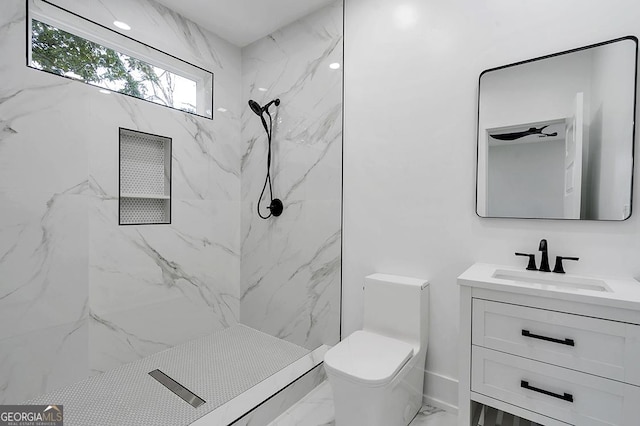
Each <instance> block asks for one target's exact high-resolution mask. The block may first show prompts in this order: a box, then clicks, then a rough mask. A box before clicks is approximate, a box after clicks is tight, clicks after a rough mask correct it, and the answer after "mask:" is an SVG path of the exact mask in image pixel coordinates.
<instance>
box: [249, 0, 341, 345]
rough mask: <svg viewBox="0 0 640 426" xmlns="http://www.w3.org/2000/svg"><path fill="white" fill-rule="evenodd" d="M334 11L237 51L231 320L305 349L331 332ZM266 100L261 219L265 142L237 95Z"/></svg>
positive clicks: (337, 21) (337, 264)
mask: <svg viewBox="0 0 640 426" xmlns="http://www.w3.org/2000/svg"><path fill="white" fill-rule="evenodd" d="M342 9H343V7H342V1H337V2H336V3H333V4H332V5H330V6H327V7H325V8H323V9H321V10H319V11H317V12H315V13H312V14H310V15H308V16H307V17H305V18H302V19H300V20H298V21H296V22H294V23H293V24H291V25H289V26H286V27H284V28H282V29H280V30H279V31H276V32H275V33H273V34H271V35H269V36H267V37H264V38H263V39H260V40H258V41H256V42H254V43H252V44H251V45H249V46H247V47H245V48H243V50H242V65H243V67H242V85H243V98H242V100H243V109H242V221H241V247H242V248H241V253H242V260H241V281H240V283H241V284H240V320H241V322H242V323H243V324H247V325H249V326H251V327H254V328H257V329H259V330H262V331H265V332H267V333H269V334H272V335H274V336H277V337H280V338H283V339H286V340H289V341H291V342H294V343H296V344H298V345H301V346H305V347H307V348H309V349H313V348H315V347H317V346H318V345H320V344H330V345H331V344H335V343H336V342H337V341H338V340H339V333H340V271H341V247H340V246H341V219H340V218H341V182H342V174H341V170H342V69H338V70H334V69H331V68H329V64H331V63H340V64H342V29H343V28H342V15H343V12H342ZM265 89H266V90H265ZM274 98H279V99H280V100H281V102H282V103H281V104H280V106H279V107H278V108H272V109H271V111H272V112H273V111H277V113H276V114H275V124H274V130H273V163H272V177H273V188H274V197H277V198H280V199H281V200H282V201H283V202H284V212H283V214H282V215H281V216H280V217H278V218H271V219H268V220H262V219H260V218H259V217H258V216H257V214H256V202H257V198H258V196H259V195H260V191H261V189H262V186H263V184H264V178H265V172H266V152H267V138H266V135H265V132H264V129H263V127H262V124H261V122H260V119H259V118H258V117H257V116H256V115H255V114H254V113H253V112H252V111H251V110H250V109H249V108H248V106H247V101H248V100H249V99H253V100H255V101H257V102H258V103H259V104H260V105H264V104H266V103H267V102H269V101H270V100H272V99H274ZM267 204H268V202H267ZM263 211H264V210H263Z"/></svg>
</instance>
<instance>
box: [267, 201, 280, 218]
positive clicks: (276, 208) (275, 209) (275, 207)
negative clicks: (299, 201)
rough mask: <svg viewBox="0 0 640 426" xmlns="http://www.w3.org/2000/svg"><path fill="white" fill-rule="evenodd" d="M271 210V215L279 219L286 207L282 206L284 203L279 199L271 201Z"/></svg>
mask: <svg viewBox="0 0 640 426" xmlns="http://www.w3.org/2000/svg"><path fill="white" fill-rule="evenodd" d="M268 208H269V210H271V214H272V215H274V216H275V217H278V216H280V215H281V214H282V210H284V206H283V205H282V201H280V200H279V199H278V198H274V199H273V200H271V204H270V205H269V207H268Z"/></svg>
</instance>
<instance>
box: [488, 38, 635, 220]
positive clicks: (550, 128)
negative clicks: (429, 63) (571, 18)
mask: <svg viewBox="0 0 640 426" xmlns="http://www.w3.org/2000/svg"><path fill="white" fill-rule="evenodd" d="M636 62H637V39H636V38H635V37H625V38H621V39H617V40H612V41H608V42H605V43H601V44H598V45H593V46H588V47H584V48H581V49H576V50H573V51H569V52H563V53H559V54H556V55H551V56H547V57H543V58H538V59H533V60H530V61H525V62H521V63H517V64H512V65H507V66H504V67H499V68H494V69H490V70H487V71H484V72H483V73H482V74H481V76H480V90H479V104H478V109H479V111H478V168H477V170H478V174H477V199H476V200H477V203H476V212H477V214H478V215H479V216H481V217H509V218H540V219H586V220H624V219H627V218H628V217H629V216H630V215H631V195H632V194H631V188H632V176H633V137H634V117H635V80H636Z"/></svg>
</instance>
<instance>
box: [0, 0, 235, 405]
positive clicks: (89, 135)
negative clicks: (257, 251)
mask: <svg viewBox="0 0 640 426" xmlns="http://www.w3.org/2000/svg"><path fill="white" fill-rule="evenodd" d="M53 2H54V3H56V4H58V5H60V6H62V7H65V8H67V9H69V10H71V11H73V12H76V13H79V14H80V15H84V16H87V17H89V18H90V19H92V20H94V21H96V22H101V23H103V24H105V25H110V24H111V22H112V21H113V19H114V18H113V17H114V15H118V16H119V17H120V18H121V19H123V20H125V21H126V22H128V23H129V24H131V25H132V26H133V27H134V30H133V32H134V33H135V34H131V35H132V36H133V37H134V38H137V39H139V40H141V41H143V42H146V43H148V44H150V45H155V46H158V47H160V48H162V49H163V50H165V51H167V52H169V53H171V54H174V55H177V56H181V57H183V58H184V59H185V60H187V61H189V62H191V63H194V64H197V65H198V66H201V67H204V68H206V69H208V70H211V71H212V72H213V73H214V75H215V85H216V90H215V92H216V102H218V103H219V104H220V105H225V106H226V108H227V109H228V110H229V114H228V115H219V116H217V117H216V120H208V119H204V118H201V117H193V116H188V117H186V118H185V116H187V114H184V113H182V112H179V111H173V110H170V109H168V108H161V107H158V106H157V105H153V104H150V103H147V102H142V101H139V100H137V99H134V98H130V97H127V96H121V95H118V94H111V95H103V94H101V93H99V92H98V90H97V88H95V87H92V86H88V85H84V84H81V83H77V82H74V81H71V80H69V79H61V78H60V77H57V76H55V75H51V74H47V73H43V72H40V71H37V70H34V69H30V68H27V67H25V63H24V60H25V53H24V47H25V46H24V41H25V38H24V37H25V27H24V25H25V24H26V8H25V2H24V1H22V0H6V1H3V2H0V50H1V51H2V52H3V55H2V58H1V59H0V77H2V80H3V85H2V87H1V88H0V378H1V379H0V402H2V403H19V402H22V401H24V400H25V399H28V398H32V397H35V396H37V395H39V394H41V393H43V392H45V391H50V390H53V389H56V388H57V387H60V386H62V385H67V384H70V383H71V382H73V381H77V380H80V379H82V378H85V377H87V376H89V375H92V374H97V373H101V372H105V371H108V370H109V369H112V368H114V367H118V366H120V365H122V364H125V363H127V362H130V361H134V360H137V359H139V358H142V357H146V356H148V355H150V354H153V353H155V352H158V351H160V350H163V349H166V348H169V347H172V346H174V345H177V344H179V343H182V342H185V341H187V340H190V339H194V338H198V337H201V336H204V335H207V334H211V333H212V332H214V331H216V330H220V329H223V328H225V327H227V326H230V325H233V324H235V323H237V322H238V319H239V308H240V300H239V288H238V283H239V280H240V278H239V277H240V219H239V211H240V149H239V146H240V132H239V128H240V126H241V124H240V118H239V117H240V113H239V108H238V105H239V100H240V98H241V83H240V81H241V76H240V73H239V70H240V68H241V64H240V61H241V56H240V49H239V48H237V47H234V46H232V45H230V44H229V43H228V42H226V41H224V40H222V39H220V38H219V37H217V36H216V35H215V34H212V33H210V32H208V31H206V30H203V29H201V28H199V27H198V26H197V25H195V24H194V23H192V22H189V21H187V20H185V19H183V18H182V17H180V16H179V15H177V14H175V13H173V12H172V11H170V10H169V9H166V8H164V7H163V6H160V5H157V4H156V3H155V2H153V1H151V0H140V1H136V2H130V1H123V0H110V1H108V2H107V1H100V0H90V1H84V2H77V1H75V0H72V1H67V0H54V1H53ZM158 28H163V31H158ZM118 127H124V128H129V129H135V130H140V131H143V132H148V133H152V134H159V135H166V136H168V137H171V138H172V141H173V148H174V149H173V158H174V161H173V165H174V169H173V171H174V173H173V179H172V181H173V182H172V183H173V188H172V196H173V200H172V211H173V217H172V219H173V221H172V224H171V225H166V226H145V227H139V228H138V227H120V226H119V225H118V195H119V194H118V167H119V163H118ZM190 324H196V326H195V327H189V326H188V325H190Z"/></svg>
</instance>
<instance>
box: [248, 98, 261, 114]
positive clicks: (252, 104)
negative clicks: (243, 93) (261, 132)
mask: <svg viewBox="0 0 640 426" xmlns="http://www.w3.org/2000/svg"><path fill="white" fill-rule="evenodd" d="M249 107H250V108H251V111H253V112H255V113H256V114H257V115H262V112H263V110H262V107H261V106H260V104H258V103H257V102H256V101H254V100H253V99H251V100H250V101H249Z"/></svg>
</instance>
